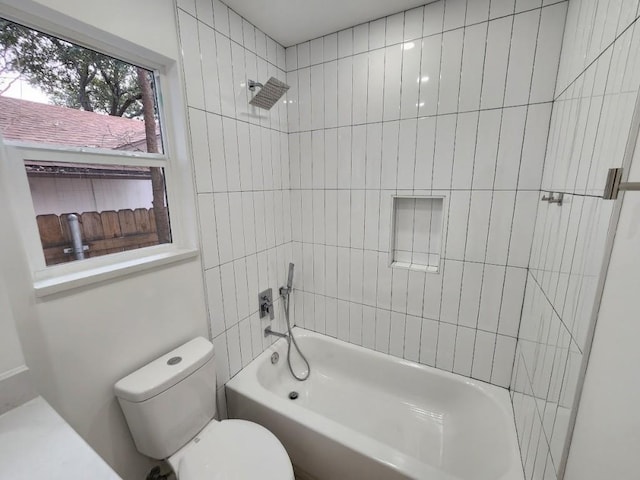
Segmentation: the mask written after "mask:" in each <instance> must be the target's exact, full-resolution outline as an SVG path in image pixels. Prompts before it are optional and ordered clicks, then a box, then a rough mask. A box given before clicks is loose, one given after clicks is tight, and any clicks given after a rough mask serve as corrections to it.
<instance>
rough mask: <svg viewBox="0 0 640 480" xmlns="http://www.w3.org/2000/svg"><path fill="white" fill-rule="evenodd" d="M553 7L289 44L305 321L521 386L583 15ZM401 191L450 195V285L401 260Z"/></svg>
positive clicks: (469, 11)
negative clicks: (540, 237)
mask: <svg viewBox="0 0 640 480" xmlns="http://www.w3.org/2000/svg"><path fill="white" fill-rule="evenodd" d="M547 3H548V2H542V1H533V2H519V1H518V2H515V1H504V2H481V1H477V0H469V1H466V0H447V1H438V2H434V3H430V4H428V5H426V6H425V7H419V8H416V9H412V10H409V11H407V12H401V13H399V14H396V15H391V16H388V17H386V18H382V19H379V20H376V21H373V22H370V23H365V24H362V25H358V26H355V27H353V28H349V29H346V30H343V31H340V32H337V33H334V34H331V35H327V36H325V37H323V38H318V39H314V40H311V41H310V42H305V43H302V44H299V45H297V46H293V47H290V48H288V49H287V52H286V53H287V72H288V73H287V83H289V84H290V85H291V90H290V94H289V97H288V98H289V100H290V103H289V104H287V106H288V107H289V112H288V113H289V129H290V135H289V139H290V146H289V152H290V157H291V188H292V191H291V201H292V216H293V240H294V248H293V251H294V256H295V258H296V262H297V263H298V264H301V265H302V270H303V272H302V275H300V274H299V275H298V277H297V279H296V283H295V285H296V287H297V288H298V289H299V290H300V291H301V292H300V293H299V294H298V295H297V296H296V303H295V307H296V308H295V314H296V322H297V323H298V324H300V325H303V326H305V327H306V328H310V329H312V330H316V331H318V332H321V333H326V334H328V335H331V336H334V337H338V338H340V339H343V340H347V341H350V342H353V343H356V344H358V345H363V346H365V347H368V348H373V349H376V350H379V351H381V352H385V353H390V354H392V355H395V356H399V357H403V358H406V359H409V360H413V361H419V362H421V363H423V364H427V365H432V366H436V367H437V368H441V369H444V370H448V371H453V372H455V373H459V374H462V375H466V376H469V377H473V378H477V379H480V380H484V381H490V382H492V383H494V384H497V385H501V386H508V385H509V382H510V376H511V368H512V365H513V358H514V352H515V345H516V336H517V332H518V325H519V321H520V310H521V306H522V299H523V295H524V285H525V279H526V267H527V265H528V260H529V249H530V246H531V241H532V237H533V219H534V218H535V212H536V209H537V207H538V190H539V188H540V181H541V177H542V165H543V160H544V145H545V144H546V135H547V131H548V127H549V119H550V113H551V101H552V100H553V88H554V80H555V75H556V72H557V67H558V59H559V56H560V40H561V38H562V30H563V28H564V15H565V12H566V8H567V3H566V2H559V3H554V4H549V5H547ZM394 194H409V195H442V196H444V197H445V201H444V210H443V215H444V230H443V241H442V251H441V253H442V259H443V260H442V265H441V267H442V268H441V270H440V272H439V273H438V274H433V273H424V272H420V271H409V270H406V269H400V268H390V267H389V266H388V251H389V248H390V247H389V238H390V235H389V229H390V221H391V213H390V207H391V196H392V195H394ZM416 250H419V249H417V248H416Z"/></svg>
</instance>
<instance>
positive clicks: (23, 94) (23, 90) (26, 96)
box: [0, 79, 51, 104]
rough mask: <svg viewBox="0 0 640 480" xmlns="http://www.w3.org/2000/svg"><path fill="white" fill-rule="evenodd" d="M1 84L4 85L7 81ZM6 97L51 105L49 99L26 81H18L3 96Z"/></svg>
mask: <svg viewBox="0 0 640 480" xmlns="http://www.w3.org/2000/svg"><path fill="white" fill-rule="evenodd" d="M2 80H3V81H1V82H0V84H3V83H4V80H5V79H2ZM2 95H3V96H5V97H11V98H19V99H22V100H30V101H32V102H37V103H49V104H50V103H51V101H49V97H47V95H45V93H44V92H43V91H42V90H40V89H39V88H36V87H33V86H31V85H29V83H28V82H27V81H25V80H22V79H18V80H16V81H15V82H14V83H13V84H12V85H11V87H9V89H8V90H7V91H6V92H4V93H3V94H2Z"/></svg>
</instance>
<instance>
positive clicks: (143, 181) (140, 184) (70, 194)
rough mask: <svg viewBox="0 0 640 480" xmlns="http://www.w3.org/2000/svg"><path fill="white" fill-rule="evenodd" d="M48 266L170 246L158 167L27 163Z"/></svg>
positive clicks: (160, 172)
mask: <svg viewBox="0 0 640 480" xmlns="http://www.w3.org/2000/svg"><path fill="white" fill-rule="evenodd" d="M25 167H26V170H27V178H28V180H29V187H30V189H31V197H32V199H33V206H34V209H35V212H36V221H37V223H38V231H39V234H40V241H41V242H42V249H43V251H44V256H45V262H46V264H47V265H54V264H58V263H66V262H69V261H72V260H81V259H85V258H92V257H96V256H101V255H106V254H108V253H116V252H123V251H126V250H133V249H136V248H142V247H149V246H152V245H158V244H160V243H169V242H171V229H170V225H169V215H168V209H167V207H166V205H167V203H166V195H165V193H164V190H162V191H161V192H160V194H159V195H158V193H157V192H154V186H160V188H162V189H164V176H163V175H164V172H163V171H162V169H161V168H158V167H132V166H117V165H99V166H98V165H84V164H78V163H64V164H54V163H50V162H34V161H26V162H25Z"/></svg>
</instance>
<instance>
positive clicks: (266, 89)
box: [248, 77, 289, 110]
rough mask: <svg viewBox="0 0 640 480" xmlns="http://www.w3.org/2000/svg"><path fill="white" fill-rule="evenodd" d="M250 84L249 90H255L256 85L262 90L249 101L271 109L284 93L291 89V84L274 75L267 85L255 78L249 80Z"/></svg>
mask: <svg viewBox="0 0 640 480" xmlns="http://www.w3.org/2000/svg"><path fill="white" fill-rule="evenodd" d="M248 84H249V90H251V91H252V92H253V91H255V89H256V87H259V88H260V91H259V92H258V93H257V94H255V95H254V96H253V98H252V99H251V101H250V102H249V103H250V104H251V105H255V106H256V107H258V108H264V109H265V110H271V108H272V107H273V106H274V105H275V104H276V102H277V101H278V100H280V98H281V97H282V95H284V94H285V93H287V90H289V85H287V84H286V83H283V82H281V81H280V80H278V79H277V78H274V77H271V78H270V79H269V81H268V82H267V83H266V84H265V85H262V84H261V83H258V82H254V81H253V80H249V82H248Z"/></svg>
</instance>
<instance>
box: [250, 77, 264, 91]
mask: <svg viewBox="0 0 640 480" xmlns="http://www.w3.org/2000/svg"><path fill="white" fill-rule="evenodd" d="M247 84H248V85H249V90H251V91H252V92H254V91H255V89H256V87H258V88H262V87H264V85H262V84H261V83H260V82H256V81H254V80H249V81H248V82H247Z"/></svg>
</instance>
